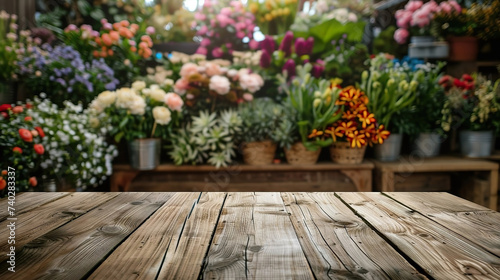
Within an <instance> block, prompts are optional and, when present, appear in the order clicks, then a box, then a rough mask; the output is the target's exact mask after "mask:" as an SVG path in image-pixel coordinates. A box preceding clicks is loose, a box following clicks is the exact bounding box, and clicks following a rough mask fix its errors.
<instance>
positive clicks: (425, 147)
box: [413, 133, 441, 157]
mask: <svg viewBox="0 0 500 280" xmlns="http://www.w3.org/2000/svg"><path fill="white" fill-rule="evenodd" d="M440 148H441V136H439V134H438V133H420V134H419V135H418V137H417V139H415V142H414V143H413V152H414V153H416V154H417V155H419V156H421V157H435V156H437V155H439V150H440Z"/></svg>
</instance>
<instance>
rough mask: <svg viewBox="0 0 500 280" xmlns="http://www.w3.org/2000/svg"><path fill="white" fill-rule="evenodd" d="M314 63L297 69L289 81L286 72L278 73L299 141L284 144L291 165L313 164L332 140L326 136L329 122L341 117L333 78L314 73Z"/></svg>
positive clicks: (337, 92) (331, 122)
mask: <svg viewBox="0 0 500 280" xmlns="http://www.w3.org/2000/svg"><path fill="white" fill-rule="evenodd" d="M312 67H313V66H312V65H311V64H309V63H307V64H306V65H304V66H302V65H299V66H297V68H296V76H295V77H294V78H293V79H292V81H291V82H290V83H288V82H287V80H286V75H278V80H279V81H280V83H281V87H282V88H283V90H284V91H285V92H286V93H287V98H286V99H285V104H287V106H290V108H292V110H293V111H292V112H293V114H294V120H293V121H295V122H296V130H295V131H293V133H294V134H296V135H297V136H298V138H299V142H296V143H294V144H293V145H292V146H291V147H285V155H286V158H287V160H288V163H290V164H314V163H316V161H317V160H318V156H319V154H320V152H321V148H322V147H327V146H329V145H330V144H331V143H332V139H331V138H325V135H324V131H325V129H326V128H327V126H328V125H330V124H333V123H335V122H336V121H337V120H338V119H340V117H341V113H342V112H341V110H340V107H339V106H337V105H336V101H337V98H338V95H339V91H340V90H339V89H338V88H336V87H333V88H332V87H331V83H330V81H327V80H323V79H316V78H314V77H312V76H311V73H310V72H311V69H312Z"/></svg>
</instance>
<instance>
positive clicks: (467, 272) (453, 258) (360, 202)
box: [337, 193, 500, 279]
mask: <svg viewBox="0 0 500 280" xmlns="http://www.w3.org/2000/svg"><path fill="white" fill-rule="evenodd" d="M337 195H338V196H339V197H340V198H341V199H342V200H343V201H344V202H346V203H348V204H349V206H350V207H352V208H353V209H354V211H356V213H357V214H358V215H360V216H361V217H362V218H363V219H365V220H366V221H367V222H368V223H370V224H371V225H372V226H373V227H374V228H375V229H376V230H377V231H378V232H379V233H380V234H382V235H384V236H385V238H387V239H388V240H390V241H391V242H392V243H393V244H394V245H395V246H396V247H397V248H398V250H400V251H401V252H403V253H404V254H405V255H406V256H408V257H409V258H411V259H412V260H413V261H414V262H415V263H417V264H418V265H419V266H420V267H421V268H422V269H423V270H424V271H425V272H426V273H428V274H429V275H430V276H432V277H433V278H435V279H470V278H474V279H500V258H499V257H497V256H495V255H493V254H491V253H490V252H488V251H486V250H484V249H482V248H481V247H479V246H477V245H475V244H473V243H471V242H470V241H469V240H467V239H465V238H464V237H462V236H461V235H459V234H457V233H455V232H453V231H450V230H449V229H447V228H445V227H443V226H441V225H440V224H438V223H436V222H434V221H432V220H430V219H428V218H427V217H426V216H423V215H421V214H420V213H418V212H416V211H413V210H412V209H409V208H407V207H405V206H403V205H401V204H399V203H397V202H396V201H394V200H393V199H391V198H388V197H386V196H384V195H382V194H380V193H338V194H337Z"/></svg>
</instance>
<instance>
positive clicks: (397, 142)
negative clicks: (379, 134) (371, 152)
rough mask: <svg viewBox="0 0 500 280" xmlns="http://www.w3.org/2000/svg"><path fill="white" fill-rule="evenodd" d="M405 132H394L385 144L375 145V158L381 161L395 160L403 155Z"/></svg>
mask: <svg viewBox="0 0 500 280" xmlns="http://www.w3.org/2000/svg"><path fill="white" fill-rule="evenodd" d="M402 142H403V134H398V133H394V134H391V135H390V136H389V138H387V139H386V140H385V141H384V143H383V144H381V145H375V158H376V159H378V160H380V161H395V160H397V159H399V156H400V155H401V144H402Z"/></svg>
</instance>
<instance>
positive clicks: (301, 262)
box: [203, 193, 313, 279]
mask: <svg viewBox="0 0 500 280" xmlns="http://www.w3.org/2000/svg"><path fill="white" fill-rule="evenodd" d="M203 274H204V275H203V276H204V277H203V278H204V279H313V275H312V273H311V271H310V269H309V266H308V264H307V260H306V258H305V256H304V253H303V251H302V249H301V247H300V244H299V241H298V240H297V236H296V234H295V231H294V229H293V226H292V224H291V222H290V218H289V216H288V213H287V212H286V211H285V207H284V205H283V201H282V199H281V197H280V194H279V193H231V194H229V195H228V198H227V201H226V204H225V205H224V209H223V211H222V214H221V218H220V221H219V224H218V226H217V230H216V232H215V236H214V239H213V241H212V244H211V246H210V251H209V252H208V255H207V258H206V263H205V267H204V271H203Z"/></svg>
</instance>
